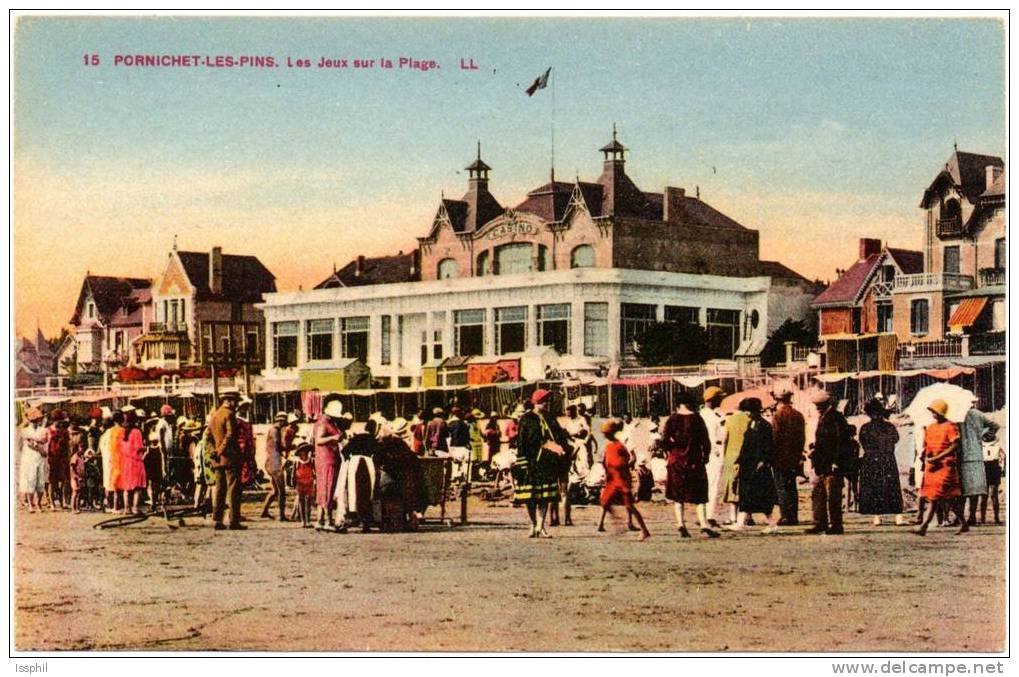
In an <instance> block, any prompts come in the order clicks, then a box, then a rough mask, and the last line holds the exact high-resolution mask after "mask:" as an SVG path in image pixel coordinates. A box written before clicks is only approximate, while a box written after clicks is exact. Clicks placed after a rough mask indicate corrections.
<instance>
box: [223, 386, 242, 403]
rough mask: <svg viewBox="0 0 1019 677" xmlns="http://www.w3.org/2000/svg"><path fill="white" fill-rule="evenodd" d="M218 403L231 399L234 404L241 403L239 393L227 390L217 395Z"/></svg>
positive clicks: (231, 389)
mask: <svg viewBox="0 0 1019 677" xmlns="http://www.w3.org/2000/svg"><path fill="white" fill-rule="evenodd" d="M219 399H220V401H223V400H229V399H232V400H234V401H235V402H240V401H241V393H240V391H239V390H237V389H236V388H228V389H226V390H224V391H223V392H221V393H220V394H219Z"/></svg>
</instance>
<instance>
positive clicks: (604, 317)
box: [584, 245, 609, 356]
mask: <svg viewBox="0 0 1019 677" xmlns="http://www.w3.org/2000/svg"><path fill="white" fill-rule="evenodd" d="M585 246H586V245H585ZM608 353H609V304H607V303H585V304H584V354H585V355H591V356H607V355H608Z"/></svg>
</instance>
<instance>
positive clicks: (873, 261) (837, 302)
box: [810, 252, 883, 306]
mask: <svg viewBox="0 0 1019 677" xmlns="http://www.w3.org/2000/svg"><path fill="white" fill-rule="evenodd" d="M882 256H883V252H882V253H878V254H871V255H870V256H868V257H867V258H865V259H861V260H859V261H857V262H856V263H854V264H853V265H851V266H849V269H848V270H847V271H846V272H844V273H842V275H841V276H839V279H837V280H835V281H834V282H832V283H831V284H830V285H828V288H827V289H825V290H824V291H823V292H821V293H820V294H819V295H818V296H817V297H816V298H815V299H814V301H813V302H812V303H811V304H810V305H812V306H851V305H855V304H856V299H858V298H859V296H860V292H861V291H862V290H863V287H864V285H865V284H866V282H867V280H869V279H870V275H871V273H873V272H874V268H875V267H876V266H877V264H878V262H879V261H880V260H881V257H882Z"/></svg>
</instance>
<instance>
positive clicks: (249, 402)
mask: <svg viewBox="0 0 1019 677" xmlns="http://www.w3.org/2000/svg"><path fill="white" fill-rule="evenodd" d="M252 404H254V402H252V400H251V398H250V397H242V398H241V400H240V402H238V403H237V406H238V407H250V406H251V405H252Z"/></svg>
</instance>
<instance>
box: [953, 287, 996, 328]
mask: <svg viewBox="0 0 1019 677" xmlns="http://www.w3.org/2000/svg"><path fill="white" fill-rule="evenodd" d="M985 305H987V297H986V296H975V297H973V298H968V299H963V300H962V302H961V303H960V304H959V307H958V308H956V309H955V312H954V313H952V317H950V318H949V319H948V330H949V331H952V332H959V331H962V330H963V329H965V328H966V327H969V326H972V325H973V323H974V322H976V321H977V318H978V317H980V313H981V312H983V310H984V306H985Z"/></svg>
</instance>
